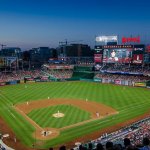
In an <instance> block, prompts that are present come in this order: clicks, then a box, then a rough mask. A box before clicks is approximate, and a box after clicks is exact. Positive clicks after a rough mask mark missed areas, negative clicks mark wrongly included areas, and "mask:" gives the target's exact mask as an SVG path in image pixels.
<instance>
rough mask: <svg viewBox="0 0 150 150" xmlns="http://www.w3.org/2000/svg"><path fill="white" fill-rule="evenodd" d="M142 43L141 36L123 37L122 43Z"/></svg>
mask: <svg viewBox="0 0 150 150" xmlns="http://www.w3.org/2000/svg"><path fill="white" fill-rule="evenodd" d="M132 42H133V43H140V37H139V36H138V37H122V43H123V44H125V43H132Z"/></svg>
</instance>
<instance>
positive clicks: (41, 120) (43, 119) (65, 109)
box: [28, 105, 90, 128]
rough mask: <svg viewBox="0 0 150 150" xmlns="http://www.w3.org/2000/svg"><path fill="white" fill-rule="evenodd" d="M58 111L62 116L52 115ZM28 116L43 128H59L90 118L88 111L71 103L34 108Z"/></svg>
mask: <svg viewBox="0 0 150 150" xmlns="http://www.w3.org/2000/svg"><path fill="white" fill-rule="evenodd" d="M58 111H59V112H60V113H63V114H64V117H62V118H55V117H53V114H55V113H58ZM28 116H29V117H30V118H31V119H32V120H34V121H35V122H36V123H37V124H38V125H40V126H41V127H43V128H45V127H52V128H61V127H65V126H68V125H72V124H75V123H78V122H82V121H85V120H88V119H90V113H89V112H86V111H84V110H81V109H80V108H77V107H75V106H71V105H57V106H50V107H46V108H40V109H35V110H32V111H31V112H30V113H29V114H28Z"/></svg>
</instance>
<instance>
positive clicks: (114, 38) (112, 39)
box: [95, 36, 118, 42]
mask: <svg viewBox="0 0 150 150" xmlns="http://www.w3.org/2000/svg"><path fill="white" fill-rule="evenodd" d="M95 40H96V42H117V41H118V37H117V36H97V37H96V39H95Z"/></svg>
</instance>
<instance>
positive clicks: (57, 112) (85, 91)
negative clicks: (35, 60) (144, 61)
mask: <svg viewBox="0 0 150 150" xmlns="http://www.w3.org/2000/svg"><path fill="white" fill-rule="evenodd" d="M149 110H150V90H148V89H144V88H136V87H127V86H117V85H111V84H100V83H94V82H49V83H27V84H18V85H12V86H3V87H0V116H1V117H2V118H3V119H4V120H5V122H6V124H8V126H9V127H10V128H11V129H12V130H13V132H14V133H15V136H16V137H17V139H20V141H21V142H22V143H23V144H24V145H25V146H26V147H29V148H31V147H33V144H34V147H35V148H36V147H38V148H49V147H56V146H59V145H62V144H64V143H69V142H71V141H74V142H75V141H79V140H83V139H84V140H88V139H86V138H83V137H85V136H86V137H89V136H88V135H92V134H94V133H96V132H97V133H98V132H99V131H100V130H103V129H105V128H108V127H112V126H115V125H118V124H121V123H126V122H128V121H129V120H131V119H134V118H136V117H138V116H141V115H143V114H145V113H147V112H149ZM0 132H1V129H0ZM97 136H98V135H97ZM94 138H96V137H94ZM89 140H90V139H89Z"/></svg>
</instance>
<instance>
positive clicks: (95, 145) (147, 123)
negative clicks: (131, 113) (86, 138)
mask: <svg viewBox="0 0 150 150" xmlns="http://www.w3.org/2000/svg"><path fill="white" fill-rule="evenodd" d="M74 150H150V117H148V118H145V119H144V120H140V121H138V122H136V123H133V124H131V125H130V126H127V127H125V128H122V129H120V130H118V131H115V132H113V133H109V134H107V133H105V134H103V135H102V136H101V137H99V138H98V139H95V140H92V141H90V142H88V143H82V144H79V145H78V146H76V147H75V148H74Z"/></svg>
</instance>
